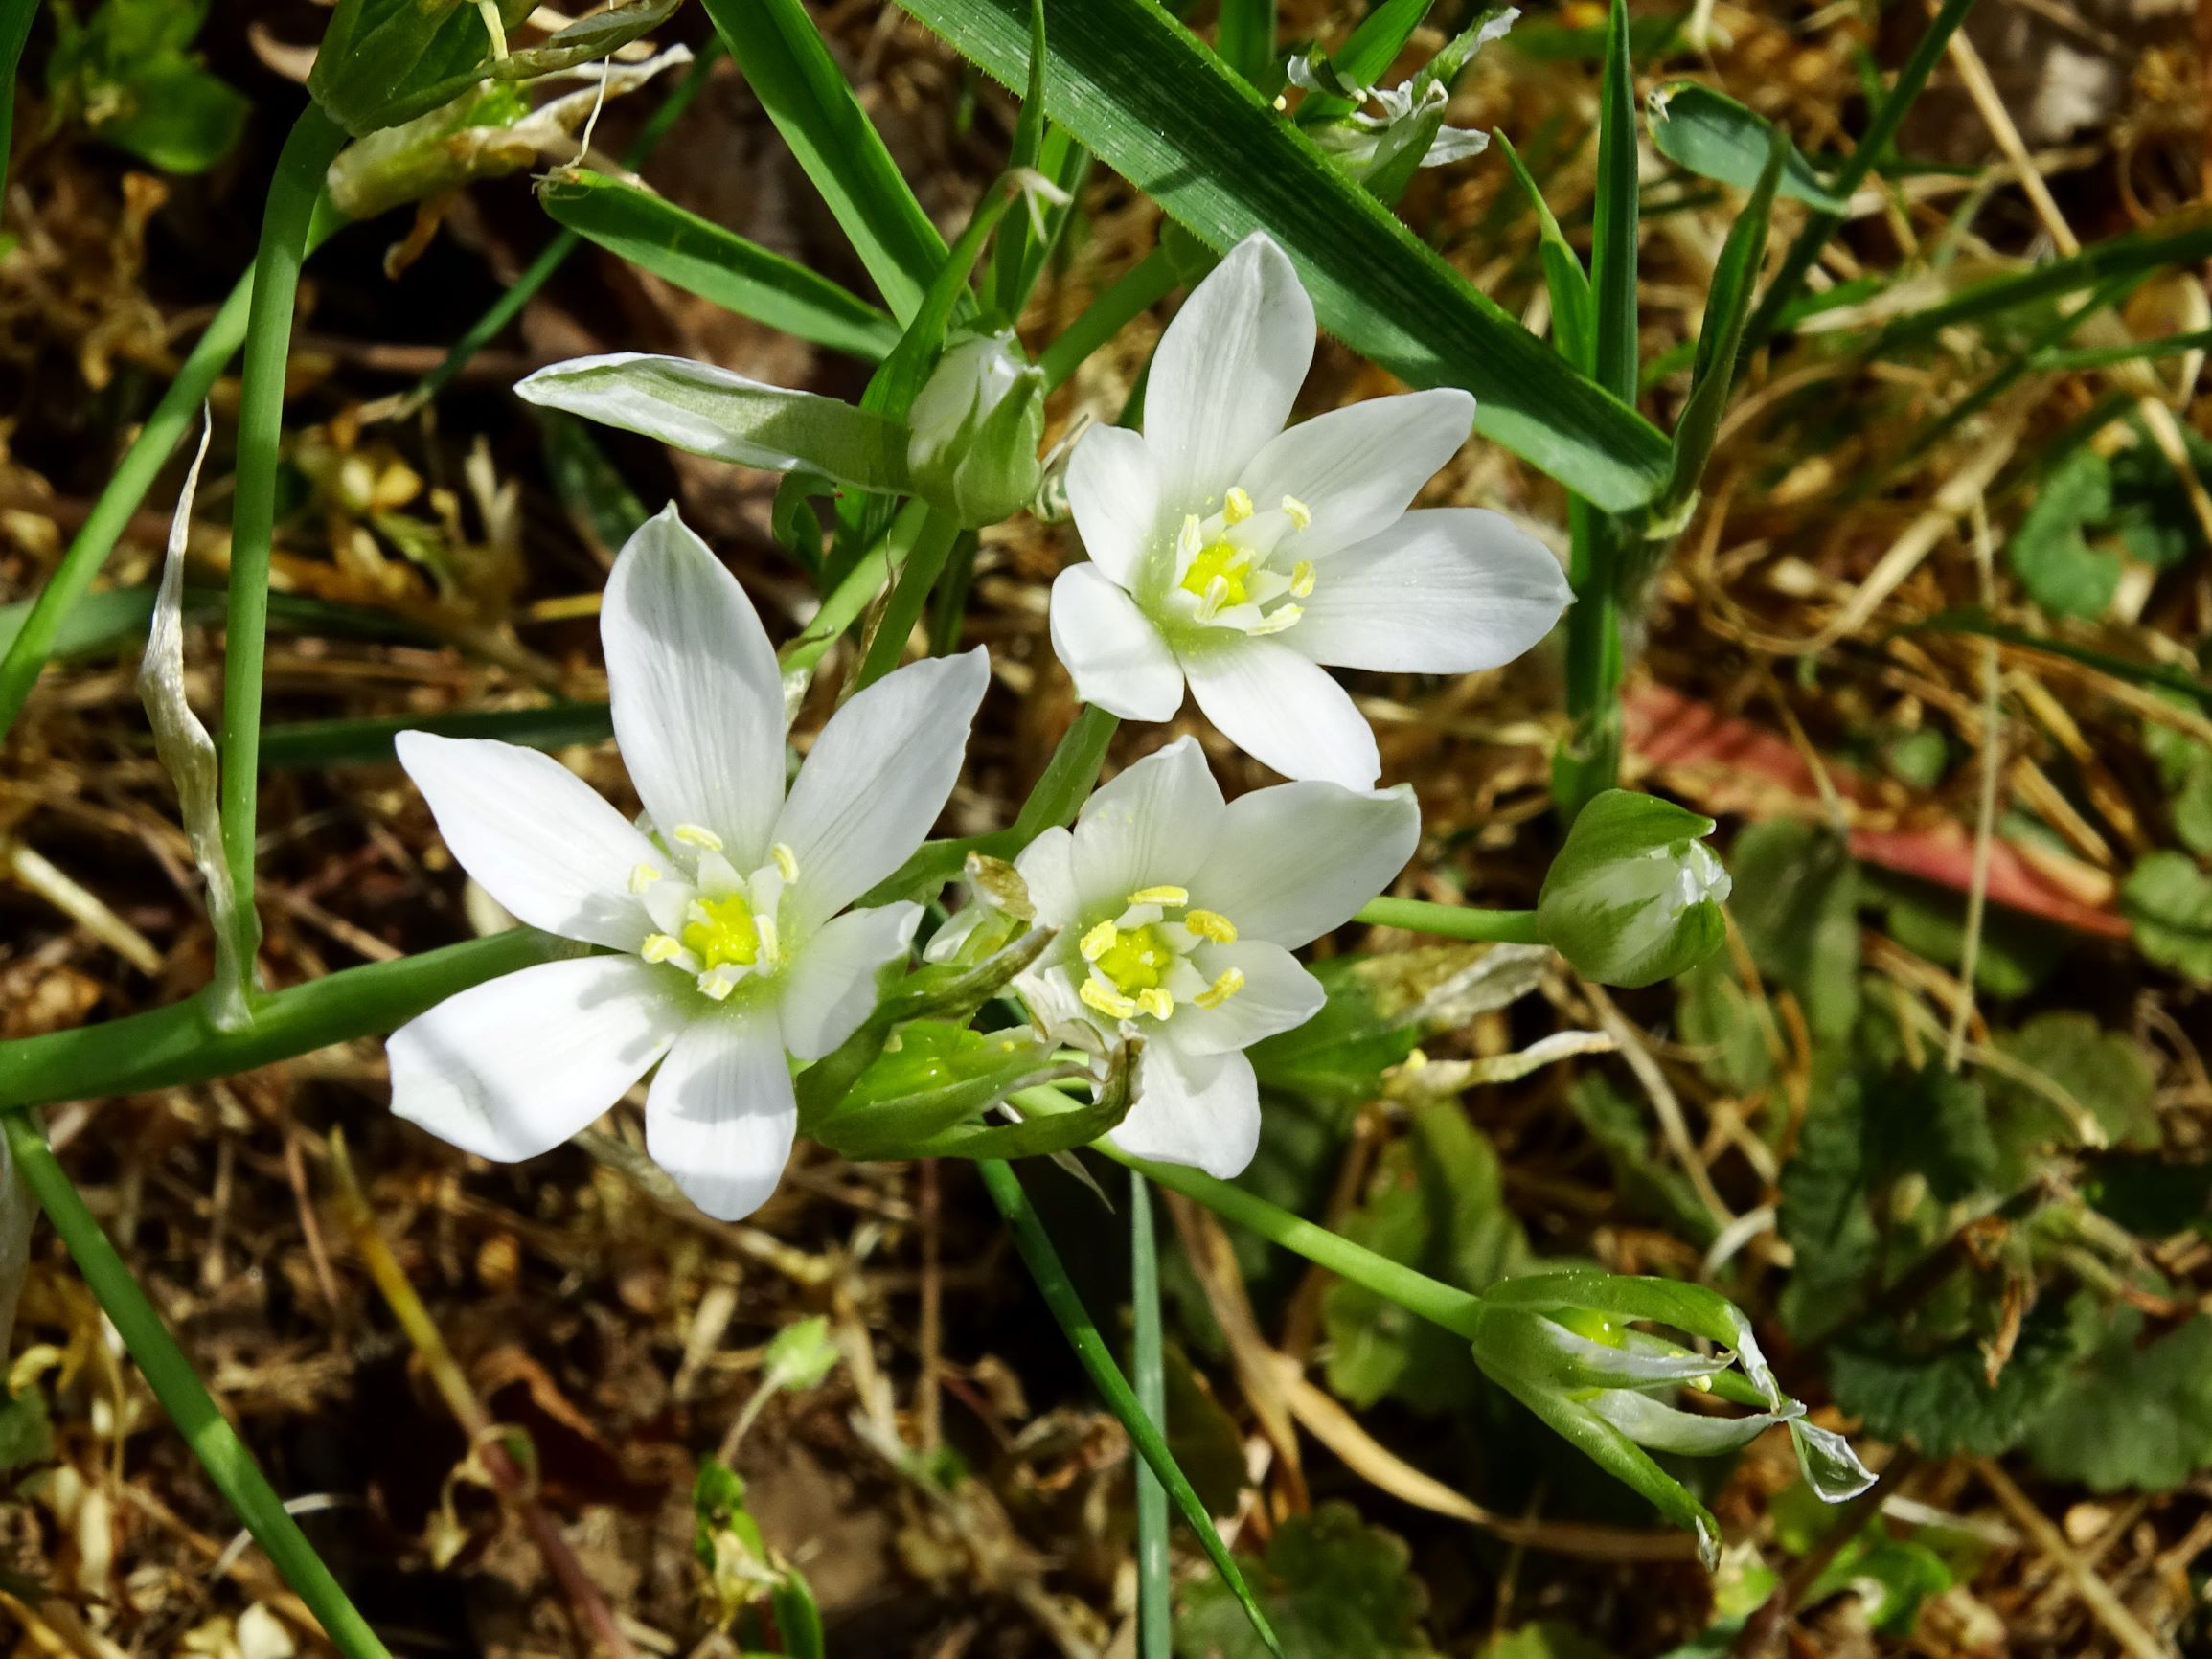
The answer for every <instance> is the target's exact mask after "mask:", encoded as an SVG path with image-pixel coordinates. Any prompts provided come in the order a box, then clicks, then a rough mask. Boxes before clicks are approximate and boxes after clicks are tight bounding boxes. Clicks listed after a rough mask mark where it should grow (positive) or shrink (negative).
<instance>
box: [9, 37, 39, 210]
mask: <svg viewBox="0 0 2212 1659" xmlns="http://www.w3.org/2000/svg"><path fill="white" fill-rule="evenodd" d="M37 15H38V0H0V195H5V194H6V193H7V191H8V154H9V151H10V150H11V149H12V148H14V144H15V69H16V66H17V65H18V64H20V63H21V62H22V61H23V43H24V42H25V41H26V40H28V39H30V38H31V20H32V19H33V18H34V17H36V16H37Z"/></svg>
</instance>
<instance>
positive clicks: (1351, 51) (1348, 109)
mask: <svg viewBox="0 0 2212 1659" xmlns="http://www.w3.org/2000/svg"><path fill="white" fill-rule="evenodd" d="M1434 4H1435V0H1380V4H1379V5H1377V6H1376V7H1375V8H1374V9H1373V10H1372V11H1369V12H1368V13H1367V15H1366V16H1364V17H1362V18H1360V19H1359V27H1358V28H1357V29H1355V30H1353V31H1352V33H1351V34H1350V36H1348V37H1347V38H1346V40H1345V42H1344V44H1343V45H1342V46H1339V47H1338V48H1337V49H1336V50H1335V51H1334V52H1332V53H1331V54H1329V68H1330V71H1331V73H1332V74H1334V76H1335V78H1336V79H1337V80H1339V81H1340V82H1342V83H1343V84H1344V85H1346V86H1373V85H1374V84H1375V83H1376V82H1377V81H1379V80H1381V79H1382V77H1383V76H1384V75H1385V74H1386V73H1388V71H1389V69H1390V66H1391V65H1392V64H1393V63H1395V62H1397V61H1398V55H1399V54H1400V53H1401V52H1403V51H1404V50H1405V43H1406V42H1407V41H1408V40H1410V39H1412V38H1413V32H1414V31H1415V30H1416V29H1418V28H1420V27H1421V20H1422V19H1423V18H1424V17H1425V16H1427V15H1428V9H1429V7H1430V6H1432V5H1434ZM1358 107H1359V106H1358V104H1357V103H1356V102H1353V101H1352V100H1351V99H1349V98H1344V97H1341V96H1339V95H1338V94H1336V93H1333V92H1309V93H1308V94H1307V95H1306V97H1305V99H1304V100H1303V101H1302V102H1300V103H1299V105H1298V113H1297V115H1296V116H1295V118H1294V119H1295V120H1296V121H1297V123H1298V125H1300V126H1313V125H1318V124H1319V123H1321V122H1324V121H1336V120H1340V119H1341V118H1342V117H1344V116H1347V115H1350V114H1351V113H1352V112H1353V111H1354V110H1355V109H1357V108H1358Z"/></svg>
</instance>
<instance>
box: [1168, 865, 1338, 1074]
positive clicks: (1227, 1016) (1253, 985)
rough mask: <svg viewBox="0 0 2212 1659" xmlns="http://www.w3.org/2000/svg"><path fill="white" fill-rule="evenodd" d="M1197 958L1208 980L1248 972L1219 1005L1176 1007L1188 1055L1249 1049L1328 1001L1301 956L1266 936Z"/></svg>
mask: <svg viewBox="0 0 2212 1659" xmlns="http://www.w3.org/2000/svg"><path fill="white" fill-rule="evenodd" d="M1371 897H1372V896H1371ZM1192 961H1193V963H1194V965H1195V966H1197V969H1198V971H1199V972H1201V973H1203V974H1204V975H1205V976H1206V979H1207V981H1208V982H1209V983H1212V982H1214V981H1216V980H1219V979H1220V976H1221V974H1222V973H1223V972H1224V971H1226V970H1228V969H1231V968H1234V969H1235V970H1236V971H1237V972H1239V973H1241V974H1243V976H1244V983H1243V986H1242V988H1240V989H1238V990H1237V992H1236V993H1235V994H1234V995H1232V996H1230V997H1229V998H1228V999H1227V1000H1226V1001H1224V1002H1223V1003H1222V1004H1221V1005H1220V1007H1219V1008H1200V1007H1198V1006H1197V1004H1196V1003H1193V1004H1191V1005H1190V1006H1188V1007H1185V1008H1178V1009H1176V1010H1175V1012H1174V1022H1173V1027H1172V1029H1173V1031H1174V1043H1175V1046H1176V1047H1177V1048H1179V1049H1182V1050H1183V1051H1184V1052H1185V1053H1187V1054H1196V1055H1212V1054H1226V1053H1227V1052H1228V1051H1229V1050H1231V1049H1245V1048H1250V1047H1251V1046H1252V1045H1253V1044H1254V1043H1256V1042H1258V1041H1259V1040H1260V1039H1261V1038H1262V1037H1270V1036H1273V1035H1274V1034H1276V1033H1277V1032H1285V1031H1289V1030H1290V1029H1291V1028H1292V1027H1294V1026H1302V1025H1304V1024H1305V1023H1306V1022H1307V1021H1308V1020H1310V1019H1311V1018H1312V1017H1313V1016H1314V1015H1315V1014H1317V1013H1319V1012H1320V1011H1321V1005H1322V1004H1323V1003H1324V1002H1326V1001H1327V1000H1328V992H1327V991H1325V990H1323V989H1321V982H1320V981H1319V980H1317V979H1315V978H1314V977H1313V976H1312V975H1311V974H1310V973H1308V972H1307V971H1306V970H1305V969H1304V968H1303V967H1300V966H1298V959H1297V958H1296V957H1294V956H1292V955H1291V954H1290V953H1289V952H1288V951H1287V950H1285V949H1284V948H1283V947H1282V946H1281V945H1279V944H1273V943H1269V942H1267V941H1266V940H1264V939H1239V940H1238V941H1237V942H1236V943H1234V944H1209V945H1203V946H1201V947H1200V948H1199V949H1198V950H1197V951H1195V952H1194V953H1193V955H1192Z"/></svg>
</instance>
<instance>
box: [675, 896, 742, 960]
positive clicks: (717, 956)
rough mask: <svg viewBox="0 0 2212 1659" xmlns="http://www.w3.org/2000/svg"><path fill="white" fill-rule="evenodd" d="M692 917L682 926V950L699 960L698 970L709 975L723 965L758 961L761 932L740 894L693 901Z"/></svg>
mask: <svg viewBox="0 0 2212 1659" xmlns="http://www.w3.org/2000/svg"><path fill="white" fill-rule="evenodd" d="M691 917H692V920H687V921H686V922H685V923H684V930H683V936H682V937H683V942H684V948H685V949H687V950H689V951H690V952H691V953H692V954H693V955H694V956H696V957H697V958H698V959H699V967H700V969H701V971H703V972H707V973H712V972H713V971H714V970H715V969H716V968H718V967H720V966H723V965H724V964H725V963H734V964H736V965H737V966H740V967H750V966H753V964H754V963H755V962H757V961H759V960H760V955H761V930H760V928H759V927H757V926H756V925H754V922H753V907H752V906H751V905H750V904H748V903H746V902H745V896H744V895H743V894H742V893H733V894H731V895H730V896H729V897H728V898H699V899H694V900H693V901H692V906H691Z"/></svg>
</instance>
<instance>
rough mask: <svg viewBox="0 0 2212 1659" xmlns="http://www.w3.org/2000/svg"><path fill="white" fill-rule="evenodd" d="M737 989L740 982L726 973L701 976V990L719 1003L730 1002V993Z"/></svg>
mask: <svg viewBox="0 0 2212 1659" xmlns="http://www.w3.org/2000/svg"><path fill="white" fill-rule="evenodd" d="M699 989H701V990H703V991H705V992H706V993H707V995H709V996H711V997H712V998H714V999H715V1001H717V1002H728V1001H729V1000H730V992H731V991H733V990H735V989H738V982H737V981H736V980H734V979H732V978H731V977H730V976H729V975H728V974H726V973H702V974H700V975H699Z"/></svg>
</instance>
